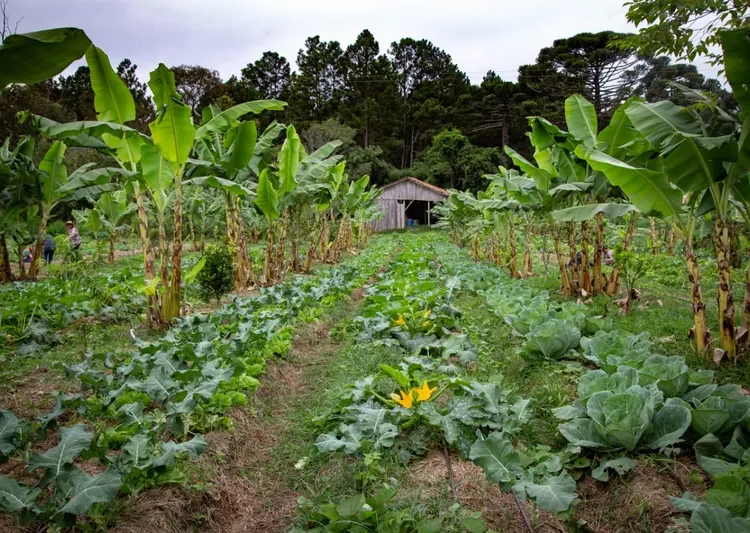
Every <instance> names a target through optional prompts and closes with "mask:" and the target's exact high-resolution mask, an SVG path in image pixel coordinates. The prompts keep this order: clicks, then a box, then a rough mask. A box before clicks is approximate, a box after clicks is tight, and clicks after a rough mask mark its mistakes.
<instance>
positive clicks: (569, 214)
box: [552, 204, 637, 222]
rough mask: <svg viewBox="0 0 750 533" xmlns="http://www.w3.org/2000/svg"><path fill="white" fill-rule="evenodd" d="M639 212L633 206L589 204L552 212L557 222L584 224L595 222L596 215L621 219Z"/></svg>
mask: <svg viewBox="0 0 750 533" xmlns="http://www.w3.org/2000/svg"><path fill="white" fill-rule="evenodd" d="M633 211H637V209H636V207H635V206H634V205H631V204H588V205H581V206H576V207H569V208H567V209H559V210H557V211H553V212H552V218H553V219H555V221H557V222H583V221H584V220H593V219H594V218H595V217H596V215H598V214H599V213H603V214H604V217H605V218H608V219H612V218H620V217H623V216H625V215H627V214H628V213H632V212H633Z"/></svg>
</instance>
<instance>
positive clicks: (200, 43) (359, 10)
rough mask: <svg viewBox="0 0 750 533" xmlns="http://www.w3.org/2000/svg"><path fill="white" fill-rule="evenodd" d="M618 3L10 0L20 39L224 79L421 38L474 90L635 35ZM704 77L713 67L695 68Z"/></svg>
mask: <svg viewBox="0 0 750 533" xmlns="http://www.w3.org/2000/svg"><path fill="white" fill-rule="evenodd" d="M623 1H624V0H494V1H493V0H271V1H269V0H9V8H10V14H11V18H12V19H14V20H17V19H19V18H21V17H23V20H21V23H20V25H19V27H18V31H19V33H24V32H30V31H35V30H40V29H46V28H54V27H63V26H75V27H79V28H83V29H84V30H85V31H86V33H87V34H88V35H89V37H91V39H92V40H93V42H94V43H95V44H96V45H97V46H99V47H100V48H102V49H103V50H104V51H105V52H107V54H108V55H109V57H110V59H111V60H112V63H113V66H116V65H117V63H118V62H119V61H120V60H121V59H122V58H124V57H128V58H130V59H131V60H132V61H133V62H134V63H136V64H137V65H138V72H139V77H140V78H141V80H142V81H145V80H147V79H148V72H149V71H150V70H151V69H153V68H155V67H156V65H157V64H158V63H159V62H163V63H165V64H167V65H168V66H174V65H179V64H188V65H202V66H206V67H209V68H213V69H216V70H218V71H219V73H220V74H221V76H222V77H223V78H224V79H226V78H228V77H229V76H231V75H232V74H239V72H240V69H241V68H242V67H243V66H245V65H246V64H247V63H249V62H253V61H255V60H256V59H258V58H260V56H261V54H262V53H263V52H264V51H265V50H273V51H276V52H279V53H280V54H281V55H283V56H285V57H286V58H287V59H288V60H289V62H290V63H292V66H293V68H294V66H295V60H296V57H297V52H298V50H299V49H300V48H302V46H303V45H304V41H305V38H307V37H309V36H313V35H320V37H321V39H323V40H326V41H329V40H337V41H339V42H340V43H341V45H342V47H343V48H345V47H346V46H347V45H349V44H351V43H352V42H353V41H354V39H355V38H356V36H357V35H358V34H359V32H360V31H362V30H363V29H365V28H367V29H369V30H370V31H371V32H372V33H373V35H375V38H376V39H377V40H378V42H379V43H380V50H381V52H384V51H386V49H387V48H388V46H389V45H390V43H391V42H392V41H394V40H398V39H400V38H403V37H413V38H415V39H421V38H425V39H429V40H430V41H432V42H433V43H434V44H435V45H437V46H439V47H440V48H442V49H443V50H445V51H446V52H448V53H449V54H450V55H451V56H452V57H453V60H454V61H455V62H456V64H457V65H458V67H459V68H460V69H461V70H463V71H464V72H466V73H467V74H468V76H469V78H470V79H471V80H472V82H474V83H479V82H481V80H482V77H483V75H484V74H485V73H486V72H487V71H488V70H494V71H495V72H497V73H498V74H499V75H500V76H501V77H503V78H504V79H507V80H515V79H516V77H517V73H518V67H519V66H520V65H524V64H528V63H532V62H534V60H535V58H536V55H537V53H538V52H539V50H540V49H541V48H543V47H545V46H550V45H551V44H552V41H553V40H554V39H558V38H562V37H569V36H572V35H575V34H576V33H580V32H597V31H602V30H613V31H620V32H626V31H633V30H634V28H633V27H632V26H630V25H629V24H628V23H627V21H626V20H625V11H626V10H625V8H624V7H623V6H622V4H623ZM699 69H700V70H701V71H702V72H703V73H704V74H706V75H709V76H716V69H714V68H712V67H708V66H706V65H705V63H699Z"/></svg>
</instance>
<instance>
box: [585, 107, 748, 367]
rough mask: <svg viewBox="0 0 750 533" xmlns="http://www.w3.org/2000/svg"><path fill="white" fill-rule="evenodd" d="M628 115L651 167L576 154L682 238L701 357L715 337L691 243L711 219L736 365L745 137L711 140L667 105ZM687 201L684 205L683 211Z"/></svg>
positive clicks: (691, 116)
mask: <svg viewBox="0 0 750 533" xmlns="http://www.w3.org/2000/svg"><path fill="white" fill-rule="evenodd" d="M625 113H626V115H627V117H628V119H629V120H630V122H631V123H632V125H633V128H634V129H635V130H637V131H638V133H639V134H640V135H641V136H642V138H643V139H644V140H645V141H646V142H647V143H648V146H649V148H648V150H647V152H646V153H647V154H648V160H647V161H645V162H642V163H641V164H640V165H639V164H629V163H627V162H625V161H622V160H620V159H616V158H614V157H611V156H609V155H607V154H604V153H602V152H601V151H599V150H596V149H592V148H584V147H579V148H578V150H577V153H578V154H579V156H580V157H583V158H585V159H586V160H587V161H588V162H589V165H591V166H592V167H593V168H595V169H597V170H600V171H601V172H603V173H605V174H606V175H607V178H608V179H609V181H610V182H611V183H613V184H614V185H618V186H619V187H620V188H621V189H622V190H623V191H624V192H625V194H627V195H628V197H629V198H630V200H631V201H632V202H633V203H634V204H635V205H636V206H637V207H638V209H639V210H640V211H642V212H644V213H646V214H649V215H650V216H659V217H670V220H671V221H672V223H673V224H674V226H675V228H677V229H678V231H679V232H680V233H681V235H682V237H683V240H684V241H685V247H686V256H687V265H688V273H689V277H690V280H691V285H692V296H693V311H694V314H695V325H694V331H693V334H694V335H695V338H696V346H697V348H698V350H700V351H703V350H704V349H705V348H706V347H707V345H708V343H709V341H710V333H709V331H708V329H707V326H706V321H705V305H704V304H703V298H702V292H701V289H700V276H699V272H698V265H697V262H696V260H695V256H694V250H693V236H694V232H695V227H696V223H697V220H698V217H699V216H701V215H703V214H704V213H706V212H713V213H714V217H713V221H714V230H713V241H714V247H715V250H716V260H717V268H718V272H719V291H718V307H719V327H720V341H721V346H722V348H723V350H724V352H725V354H726V355H727V357H728V358H729V359H730V360H732V361H734V359H735V358H736V353H737V351H736V344H735V325H734V304H733V301H732V292H731V279H730V264H729V261H728V254H729V250H730V242H729V234H728V228H727V225H728V224H727V223H728V220H729V218H730V217H731V210H732V203H731V199H732V195H733V192H734V191H735V190H736V186H737V184H738V182H739V180H740V178H741V177H743V176H745V175H746V173H747V171H748V169H749V168H750V167H748V162H747V160H745V159H743V157H742V154H743V152H750V143H749V142H748V141H747V136H744V138H743V136H742V135H741V134H740V136H739V141H738V140H737V137H736V136H734V135H726V136H710V135H709V134H708V133H707V131H706V127H707V126H706V124H704V122H703V121H702V119H701V118H700V117H699V116H697V115H696V114H695V113H694V112H691V110H689V109H686V108H683V107H680V106H677V105H675V104H673V103H672V102H669V101H665V102H658V103H655V104H646V103H642V102H634V103H632V104H631V105H630V106H629V107H628V108H627V109H626V111H625ZM640 155H642V154H640ZM641 160H643V158H642V157H641ZM683 198H685V200H686V202H685V206H684V208H683Z"/></svg>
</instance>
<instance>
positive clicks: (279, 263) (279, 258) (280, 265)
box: [274, 209, 289, 281]
mask: <svg viewBox="0 0 750 533" xmlns="http://www.w3.org/2000/svg"><path fill="white" fill-rule="evenodd" d="M288 225H289V210H288V209H287V210H285V211H284V214H283V215H282V216H281V229H280V230H279V242H278V243H277V244H276V273H275V275H274V277H275V279H276V280H277V281H281V278H282V277H284V263H285V261H284V246H285V244H286V242H285V241H286V232H287V230H288V227H287V226H288Z"/></svg>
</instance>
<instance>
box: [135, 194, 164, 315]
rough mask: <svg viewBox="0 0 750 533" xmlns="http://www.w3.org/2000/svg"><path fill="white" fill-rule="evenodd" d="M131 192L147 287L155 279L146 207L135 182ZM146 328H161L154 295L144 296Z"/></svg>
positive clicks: (156, 299) (157, 303) (157, 300)
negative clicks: (136, 210)
mask: <svg viewBox="0 0 750 533" xmlns="http://www.w3.org/2000/svg"><path fill="white" fill-rule="evenodd" d="M133 190H134V191H135V203H136V206H137V208H138V235H139V236H140V239H141V250H142V252H143V277H144V279H145V281H146V285H147V286H148V285H149V284H150V282H151V280H153V279H154V278H155V277H156V269H155V268H154V254H153V250H152V249H151V236H150V234H149V230H148V217H147V216H146V206H145V205H144V203H143V193H142V192H141V186H140V185H139V183H138V182H137V181H136V182H133ZM146 326H147V327H149V328H152V329H158V328H161V327H162V321H161V314H160V313H159V299H158V296H157V295H156V294H149V295H147V296H146Z"/></svg>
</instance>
